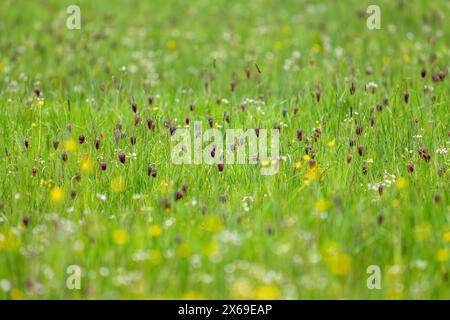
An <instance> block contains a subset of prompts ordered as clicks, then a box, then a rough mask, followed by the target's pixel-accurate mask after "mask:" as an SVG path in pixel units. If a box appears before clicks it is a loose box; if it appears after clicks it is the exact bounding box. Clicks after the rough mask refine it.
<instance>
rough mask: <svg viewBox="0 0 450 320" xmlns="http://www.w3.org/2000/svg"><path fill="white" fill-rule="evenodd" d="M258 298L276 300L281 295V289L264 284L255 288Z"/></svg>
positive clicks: (255, 294)
mask: <svg viewBox="0 0 450 320" xmlns="http://www.w3.org/2000/svg"><path fill="white" fill-rule="evenodd" d="M254 296H255V299H256V300H276V299H278V297H279V296H280V289H278V287H276V286H274V285H267V284H263V285H260V286H258V287H256V289H255V293H254Z"/></svg>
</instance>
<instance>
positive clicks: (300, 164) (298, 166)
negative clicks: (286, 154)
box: [294, 161, 302, 170]
mask: <svg viewBox="0 0 450 320" xmlns="http://www.w3.org/2000/svg"><path fill="white" fill-rule="evenodd" d="M301 167H302V163H301V162H300V161H297V162H296V163H295V165H294V169H295V170H298V169H300V168H301Z"/></svg>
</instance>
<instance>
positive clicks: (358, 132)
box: [355, 126, 363, 136]
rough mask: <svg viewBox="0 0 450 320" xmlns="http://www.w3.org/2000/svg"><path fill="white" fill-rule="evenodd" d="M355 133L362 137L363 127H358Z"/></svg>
mask: <svg viewBox="0 0 450 320" xmlns="http://www.w3.org/2000/svg"><path fill="white" fill-rule="evenodd" d="M355 132H356V134H357V135H358V136H360V135H361V134H362V132H363V128H362V127H361V126H357V127H356V129H355Z"/></svg>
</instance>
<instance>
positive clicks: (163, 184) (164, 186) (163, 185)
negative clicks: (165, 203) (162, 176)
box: [159, 180, 172, 194]
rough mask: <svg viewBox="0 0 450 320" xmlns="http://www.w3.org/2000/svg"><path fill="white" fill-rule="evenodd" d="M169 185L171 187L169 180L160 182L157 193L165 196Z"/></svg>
mask: <svg viewBox="0 0 450 320" xmlns="http://www.w3.org/2000/svg"><path fill="white" fill-rule="evenodd" d="M171 185H172V181H170V180H161V183H160V185H159V191H160V192H161V193H162V194H165V193H167V192H169V190H170V186H171Z"/></svg>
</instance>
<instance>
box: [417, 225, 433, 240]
mask: <svg viewBox="0 0 450 320" xmlns="http://www.w3.org/2000/svg"><path fill="white" fill-rule="evenodd" d="M430 234H431V228H430V226H429V225H428V224H421V225H418V226H417V227H415V228H414V235H415V237H416V239H417V240H422V241H423V240H427V239H428V238H429V237H430Z"/></svg>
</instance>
